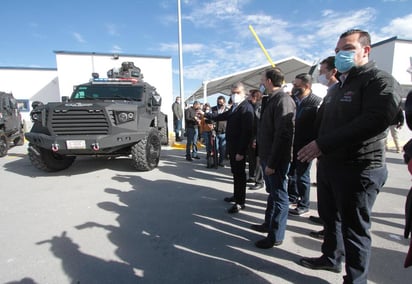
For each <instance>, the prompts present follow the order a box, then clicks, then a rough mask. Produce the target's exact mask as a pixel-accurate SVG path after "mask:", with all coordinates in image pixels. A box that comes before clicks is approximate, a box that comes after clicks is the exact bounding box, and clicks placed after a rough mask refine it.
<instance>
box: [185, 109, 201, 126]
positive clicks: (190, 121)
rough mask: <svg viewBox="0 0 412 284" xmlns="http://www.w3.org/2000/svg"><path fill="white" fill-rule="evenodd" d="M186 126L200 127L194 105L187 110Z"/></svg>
mask: <svg viewBox="0 0 412 284" xmlns="http://www.w3.org/2000/svg"><path fill="white" fill-rule="evenodd" d="M185 126H186V128H198V126H199V124H198V122H197V121H196V110H195V109H194V108H193V107H189V108H187V109H186V110H185Z"/></svg>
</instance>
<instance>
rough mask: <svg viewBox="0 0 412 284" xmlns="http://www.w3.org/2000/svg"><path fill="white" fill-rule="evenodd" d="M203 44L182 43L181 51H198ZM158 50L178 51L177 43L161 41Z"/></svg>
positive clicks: (201, 48) (202, 47)
mask: <svg viewBox="0 0 412 284" xmlns="http://www.w3.org/2000/svg"><path fill="white" fill-rule="evenodd" d="M204 47H205V46H204V45H203V44H201V43H185V44H183V48H182V51H183V53H198V52H201V51H202V50H203V49H204ZM159 50H160V51H162V52H169V53H177V52H178V44H177V43H162V44H160V48H159Z"/></svg>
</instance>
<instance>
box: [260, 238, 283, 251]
mask: <svg viewBox="0 0 412 284" xmlns="http://www.w3.org/2000/svg"><path fill="white" fill-rule="evenodd" d="M282 243H283V241H277V242H276V241H273V240H271V239H269V238H264V239H261V240H259V241H257V242H256V243H255V246H256V247H258V248H261V249H269V248H273V247H274V246H280V245H281V244H282Z"/></svg>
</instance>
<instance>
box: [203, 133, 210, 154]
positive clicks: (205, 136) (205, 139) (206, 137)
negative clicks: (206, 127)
mask: <svg viewBox="0 0 412 284" xmlns="http://www.w3.org/2000/svg"><path fill="white" fill-rule="evenodd" d="M211 136H212V131H203V132H202V138H203V142H204V144H205V146H206V153H207V154H208V155H209V154H210V152H211V151H212V149H211V145H210V139H211Z"/></svg>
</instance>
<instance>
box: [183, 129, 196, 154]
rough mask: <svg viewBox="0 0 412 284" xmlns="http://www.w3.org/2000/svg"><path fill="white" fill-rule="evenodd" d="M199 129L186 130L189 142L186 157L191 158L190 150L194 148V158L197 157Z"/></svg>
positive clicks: (187, 142)
mask: <svg viewBox="0 0 412 284" xmlns="http://www.w3.org/2000/svg"><path fill="white" fill-rule="evenodd" d="M198 133H199V132H198V129H197V128H186V134H187V140H186V157H187V158H189V157H191V156H190V148H192V157H197V144H196V143H197V136H198Z"/></svg>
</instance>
